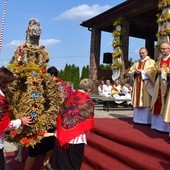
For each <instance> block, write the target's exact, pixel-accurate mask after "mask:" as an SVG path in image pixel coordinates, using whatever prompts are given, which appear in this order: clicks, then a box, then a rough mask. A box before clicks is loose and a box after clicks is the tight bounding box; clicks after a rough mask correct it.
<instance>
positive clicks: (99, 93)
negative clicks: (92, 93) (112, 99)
mask: <svg viewBox="0 0 170 170" xmlns="http://www.w3.org/2000/svg"><path fill="white" fill-rule="evenodd" d="M105 85H106V84H105V82H104V80H101V81H100V84H99V85H98V95H99V96H103V87H104V86H105Z"/></svg>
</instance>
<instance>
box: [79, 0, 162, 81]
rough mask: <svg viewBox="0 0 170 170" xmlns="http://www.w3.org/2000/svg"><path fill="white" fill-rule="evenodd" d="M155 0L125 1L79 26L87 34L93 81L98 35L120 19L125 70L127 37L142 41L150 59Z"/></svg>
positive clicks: (154, 22)
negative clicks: (89, 38)
mask: <svg viewBox="0 0 170 170" xmlns="http://www.w3.org/2000/svg"><path fill="white" fill-rule="evenodd" d="M158 2H159V0H127V1H125V2H123V3H121V4H119V5H117V6H115V7H113V8H111V9H109V10H107V11H105V12H103V13H101V14H99V15H97V16H95V17H93V18H91V19H89V20H86V21H83V22H82V23H81V24H80V25H81V26H83V27H87V28H88V30H90V31H91V49H90V76H91V78H92V79H93V80H95V79H97V67H98V65H99V61H100V46H101V32H102V31H105V32H110V33H111V32H113V23H114V21H115V20H116V19H117V18H122V19H123V25H122V42H123V44H122V49H123V53H124V61H125V67H126V68H127V67H128V47H129V36H131V37H135V38H142V39H145V46H146V48H147V49H148V51H149V55H150V56H152V57H153V56H154V41H156V40H157V38H156V34H157V31H158V24H157V22H156V20H157V14H158V13H160V11H158Z"/></svg>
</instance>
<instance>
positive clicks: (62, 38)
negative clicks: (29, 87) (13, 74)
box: [0, 0, 144, 70]
mask: <svg viewBox="0 0 170 170" xmlns="http://www.w3.org/2000/svg"><path fill="white" fill-rule="evenodd" d="M122 2H124V0H114V1H113V0H81V1H79V0H8V3H7V10H6V19H5V27H4V32H3V41H2V50H1V52H0V66H6V65H7V64H8V61H10V60H11V58H12V56H13V53H14V50H15V49H16V48H17V47H18V46H19V45H20V44H23V43H24V42H25V36H26V34H25V31H26V28H27V26H28V22H29V19H31V18H37V19H38V20H39V21H40V23H41V29H42V33H41V37H40V45H44V46H45V48H46V50H48V51H49V55H50V62H49V66H56V67H57V68H58V69H59V70H60V69H63V68H64V66H65V64H66V63H67V64H75V65H76V66H80V68H82V67H83V66H86V65H88V64H89V56H90V38H91V33H90V32H89V31H88V29H87V28H85V27H82V26H80V24H81V23H82V21H84V20H87V19H90V18H91V17H93V16H96V15H98V14H100V13H102V12H104V11H106V10H107V9H109V8H112V7H113V6H116V5H118V4H120V3H122ZM3 6H4V0H1V1H0V19H1V20H2V16H3ZM112 40H113V37H112V35H111V33H106V32H102V42H101V43H102V44H101V62H100V63H101V64H102V61H103V53H104V52H113V48H112V46H111V42H112ZM141 46H144V41H143V40H139V39H135V38H130V46H129V56H130V57H131V58H133V59H134V60H135V59H137V58H138V49H139V48H140V47H141Z"/></svg>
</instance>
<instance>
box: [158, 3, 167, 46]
mask: <svg viewBox="0 0 170 170" xmlns="http://www.w3.org/2000/svg"><path fill="white" fill-rule="evenodd" d="M169 7H170V0H160V1H159V3H158V8H159V9H161V10H162V12H161V13H160V14H157V18H158V19H157V23H158V32H157V34H156V36H157V38H158V43H157V45H156V46H155V47H156V48H159V46H160V44H161V42H163V41H169V39H170V37H169V36H170V9H169Z"/></svg>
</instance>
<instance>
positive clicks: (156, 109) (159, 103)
mask: <svg viewBox="0 0 170 170" xmlns="http://www.w3.org/2000/svg"><path fill="white" fill-rule="evenodd" d="M159 66H160V68H163V67H170V58H168V59H167V60H161V61H160V63H159ZM161 109H162V95H161V88H160V89H159V93H158V98H157V100H156V103H155V107H154V114H156V115H159V114H160V113H161Z"/></svg>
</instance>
